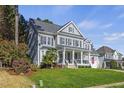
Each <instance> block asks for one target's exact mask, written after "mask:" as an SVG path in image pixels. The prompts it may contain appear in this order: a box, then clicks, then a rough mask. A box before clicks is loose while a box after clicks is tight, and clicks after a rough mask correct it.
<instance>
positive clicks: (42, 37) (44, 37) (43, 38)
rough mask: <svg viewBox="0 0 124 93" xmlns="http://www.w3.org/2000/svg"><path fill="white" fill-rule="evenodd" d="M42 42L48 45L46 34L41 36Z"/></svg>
mask: <svg viewBox="0 0 124 93" xmlns="http://www.w3.org/2000/svg"><path fill="white" fill-rule="evenodd" d="M41 44H45V45H46V36H41Z"/></svg>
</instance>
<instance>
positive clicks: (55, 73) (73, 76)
mask: <svg viewBox="0 0 124 93" xmlns="http://www.w3.org/2000/svg"><path fill="white" fill-rule="evenodd" d="M29 78H30V79H31V80H32V81H34V82H35V83H36V85H37V86H38V87H39V80H43V83H44V87H46V88H49V87H50V88H56V87H57V88H81V87H90V86H96V85H102V84H109V83H115V82H121V81H124V73H121V72H114V71H107V70H100V69H91V68H80V69H39V70H38V71H37V72H35V73H34V74H32V76H30V77H29Z"/></svg>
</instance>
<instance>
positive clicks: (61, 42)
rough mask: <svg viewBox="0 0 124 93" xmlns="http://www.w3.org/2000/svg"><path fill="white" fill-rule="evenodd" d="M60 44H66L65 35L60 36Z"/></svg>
mask: <svg viewBox="0 0 124 93" xmlns="http://www.w3.org/2000/svg"><path fill="white" fill-rule="evenodd" d="M60 44H62V45H63V44H65V38H63V37H60Z"/></svg>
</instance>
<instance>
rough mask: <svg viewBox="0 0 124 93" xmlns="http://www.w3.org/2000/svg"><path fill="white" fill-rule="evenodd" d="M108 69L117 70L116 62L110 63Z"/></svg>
mask: <svg viewBox="0 0 124 93" xmlns="http://www.w3.org/2000/svg"><path fill="white" fill-rule="evenodd" d="M110 68H111V69H117V62H116V61H114V60H112V61H110Z"/></svg>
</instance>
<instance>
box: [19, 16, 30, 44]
mask: <svg viewBox="0 0 124 93" xmlns="http://www.w3.org/2000/svg"><path fill="white" fill-rule="evenodd" d="M27 27H28V26H27V21H26V20H25V18H24V16H23V15H20V17H19V42H23V43H24V42H25V41H26V31H25V30H26V29H27Z"/></svg>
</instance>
